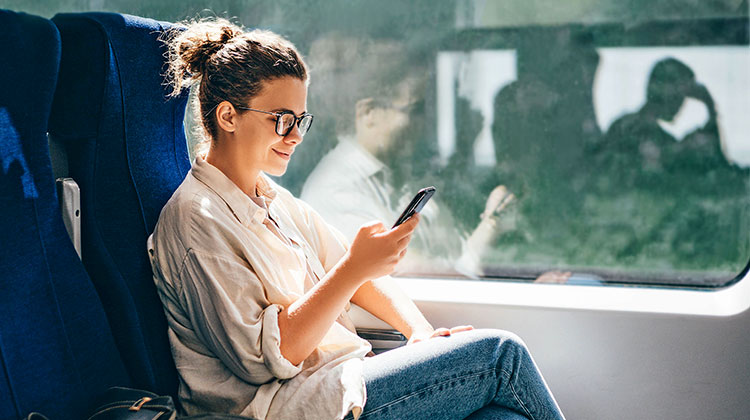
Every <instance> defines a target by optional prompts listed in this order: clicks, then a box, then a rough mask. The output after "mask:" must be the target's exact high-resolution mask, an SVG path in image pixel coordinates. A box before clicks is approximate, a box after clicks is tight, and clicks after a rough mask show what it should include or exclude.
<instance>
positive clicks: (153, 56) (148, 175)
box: [50, 13, 190, 396]
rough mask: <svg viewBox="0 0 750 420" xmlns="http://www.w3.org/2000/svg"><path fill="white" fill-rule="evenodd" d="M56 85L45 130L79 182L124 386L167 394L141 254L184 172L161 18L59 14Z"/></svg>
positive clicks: (167, 377) (157, 310) (166, 352)
mask: <svg viewBox="0 0 750 420" xmlns="http://www.w3.org/2000/svg"><path fill="white" fill-rule="evenodd" d="M52 20H53V21H54V22H55V24H56V25H57V27H58V29H59V30H60V35H61V38H62V45H63V48H62V59H61V63H60V82H59V88H58V90H57V92H56V95H55V102H54V105H53V111H52V117H51V120H50V135H54V136H55V137H56V139H59V140H62V141H63V142H64V144H65V147H66V150H67V152H68V156H69V168H70V175H71V176H72V177H73V178H74V179H75V180H76V181H77V182H78V184H79V185H80V187H81V209H82V252H83V262H84V265H85V267H86V269H87V271H88V273H89V275H90V276H91V278H92V280H93V281H94V284H95V286H96V288H97V290H98V292H99V294H100V296H101V299H102V302H103V303H104V307H105V310H106V311H107V315H108V318H109V322H110V324H111V325H112V328H113V333H114V336H115V340H116V342H117V345H118V347H119V349H120V351H121V353H122V358H123V361H124V362H125V365H126V368H127V369H128V372H129V373H130V377H131V379H132V380H133V383H134V385H135V386H136V387H138V388H143V389H148V390H150V391H153V392H156V393H158V394H170V395H173V396H174V395H175V394H176V390H177V373H176V370H175V367H174V362H173V360H172V355H171V351H170V347H169V343H168V341H167V324H166V319H165V316H164V312H163V309H162V305H161V302H160V300H159V297H158V295H157V292H156V288H155V286H154V283H153V280H152V274H151V267H150V264H149V261H148V256H147V252H146V239H147V238H148V235H149V234H150V233H151V232H152V231H153V229H154V226H155V225H156V221H157V220H158V217H159V212H160V211H161V208H162V207H163V206H164V204H165V203H166V202H167V200H168V199H169V197H170V196H171V195H172V193H173V192H174V190H175V189H177V187H178V186H179V184H180V183H181V182H182V180H183V179H184V177H185V175H186V174H187V171H188V170H189V169H190V162H189V160H188V154H187V145H186V140H185V134H184V131H183V125H182V121H183V117H184V112H185V104H186V99H187V98H186V96H183V97H181V98H177V99H173V100H167V99H166V94H167V88H166V86H165V85H164V78H163V76H162V74H163V73H164V72H165V58H164V54H165V48H164V46H163V44H162V43H161V42H160V41H158V37H159V36H160V34H161V33H162V31H163V30H164V29H166V28H167V27H168V25H169V24H166V23H161V22H156V21H154V20H150V19H143V18H138V17H134V16H127V15H120V14H112V13H83V14H59V15H57V16H55V17H54V18H53V19H52Z"/></svg>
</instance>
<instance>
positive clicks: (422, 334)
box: [406, 325, 474, 346]
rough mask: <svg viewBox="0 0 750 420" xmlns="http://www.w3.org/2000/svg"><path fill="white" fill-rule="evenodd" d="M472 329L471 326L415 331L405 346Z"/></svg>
mask: <svg viewBox="0 0 750 420" xmlns="http://www.w3.org/2000/svg"><path fill="white" fill-rule="evenodd" d="M473 329H474V327H472V326H471V325H460V326H458V327H453V328H450V329H448V328H437V329H434V330H423V331H415V332H414V333H412V335H411V337H409V341H407V342H406V345H407V346H408V345H409V344H414V343H419V342H420V341H425V340H429V339H431V338H435V337H448V336H450V335H452V334H456V333H460V332H464V331H471V330H473Z"/></svg>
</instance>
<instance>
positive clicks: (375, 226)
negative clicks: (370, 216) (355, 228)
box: [360, 220, 385, 233]
mask: <svg viewBox="0 0 750 420" xmlns="http://www.w3.org/2000/svg"><path fill="white" fill-rule="evenodd" d="M360 229H364V230H365V231H367V232H371V233H378V232H382V231H383V230H384V229H385V226H384V225H383V222H380V221H378V220H373V221H371V222H367V223H365V224H364V225H362V227H361V228H360Z"/></svg>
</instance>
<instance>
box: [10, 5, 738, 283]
mask: <svg viewBox="0 0 750 420" xmlns="http://www.w3.org/2000/svg"><path fill="white" fill-rule="evenodd" d="M5 3H8V2H7V1H6V2H5ZM14 3H19V4H17V5H15V4H14ZM73 3H76V2H63V1H61V2H54V1H50V2H46V5H39V4H37V3H33V4H27V3H26V2H17V1H15V2H14V1H10V4H9V5H7V6H5V7H9V8H14V6H15V8H16V9H18V10H25V11H29V12H31V13H37V14H41V15H46V16H51V15H53V14H54V13H56V12H61V11H82V10H83V9H86V8H96V9H98V10H112V11H119V12H125V13H132V14H136V15H141V16H148V17H152V18H156V19H163V20H168V21H177V20H182V19H185V18H191V17H196V16H200V15H205V14H206V13H207V12H206V11H204V10H203V8H206V7H208V8H214V10H213V12H215V13H217V14H220V15H222V16H227V17H233V19H234V20H235V21H237V22H239V23H241V24H243V25H245V26H247V27H262V28H268V29H272V30H274V31H277V32H279V33H281V34H283V35H285V36H287V37H288V38H289V39H290V40H292V41H293V42H294V43H295V44H296V45H297V46H298V47H299V48H300V50H301V51H302V52H303V54H305V57H306V60H307V62H308V64H309V66H310V67H311V84H310V90H309V96H308V110H309V112H311V113H313V114H314V115H315V123H314V125H313V127H312V129H311V130H310V132H309V133H308V134H307V135H306V137H305V141H304V142H303V143H302V144H301V145H300V147H299V148H298V149H297V151H296V152H295V155H294V157H293V159H292V162H291V164H290V167H289V170H288V172H287V174H285V175H284V176H283V177H281V178H279V179H278V182H279V183H281V184H282V185H284V186H285V187H286V188H288V189H289V190H290V191H292V192H293V193H294V194H295V195H297V196H300V197H301V198H302V199H304V200H305V201H308V202H309V203H310V204H312V206H313V207H314V208H316V209H317V210H318V211H319V212H320V213H321V214H322V215H323V216H324V218H326V219H327V220H328V221H329V223H331V224H333V225H334V226H336V227H337V228H338V229H340V230H341V231H342V232H343V233H344V234H346V235H348V236H350V237H351V236H353V235H354V232H356V229H357V227H358V226H359V225H361V224H362V223H364V222H367V221H369V220H372V219H379V220H382V221H383V222H384V223H386V224H389V223H391V224H392V223H393V221H395V219H396V217H397V216H398V214H399V213H400V212H401V210H402V207H403V206H405V205H406V203H407V202H408V201H409V200H410V199H411V197H412V196H413V195H414V193H415V192H416V191H417V190H419V189H420V188H422V187H425V186H429V185H434V186H435V187H437V193H436V195H435V197H434V198H433V199H432V200H431V201H430V203H429V204H428V205H427V206H426V207H425V208H424V210H423V217H422V223H421V226H420V227H419V230H418V234H417V235H415V238H414V239H413V241H412V245H411V247H410V249H409V252H408V254H407V258H406V259H405V261H404V262H403V264H401V266H400V267H399V270H400V273H401V274H402V275H405V276H420V277H430V278H472V279H481V280H487V281H529V282H538V283H568V284H590V285H600V284H610V283H612V284H623V283H626V284H645V285H669V286H687V287H707V288H711V287H719V286H724V285H727V284H729V283H731V282H732V281H733V280H734V279H737V278H738V276H739V275H740V274H741V273H742V272H743V270H745V269H746V266H747V263H748V259H749V258H750V235H748V233H747V232H749V231H750V229H749V228H750V211H749V210H750V189H749V188H750V185H749V184H750V179H749V178H750V142H749V141H748V137H749V136H750V118H748V115H750V96H748V95H747V92H749V91H750V36H749V33H748V27H749V25H748V21H749V20H748V2H747V0H717V1H711V2H700V1H693V0H691V1H688V0H685V1H678V2H651V1H644V0H624V1H623V0H600V1H596V2H592V1H583V0H580V1H567V2H559V1H552V0H524V1H500V0H473V1H472V0H466V1H463V0H462V1H459V0H456V1H440V2H435V1H432V0H415V1H411V2H402V1H397V0H386V1H378V2H365V1H348V0H333V1H321V2H297V1H290V0H275V1H252V2H248V1H241V0H227V1H221V2H215V3H214V2H211V1H208V2H206V1H203V2H197V1H190V2H185V1H182V0H161V1H158V2H155V1H153V2H145V1H144V2H121V1H114V0H99V1H96V2H84V3H86V4H85V5H78V6H77V5H76V4H73ZM75 7H78V8H77V9H74V8H75ZM30 8H36V9H30ZM40 8H42V9H40ZM82 8H83V9H82ZM190 115H191V114H190V113H188V127H191V126H192V127H194V126H195V121H191V120H190ZM190 131H191V135H190V136H189V137H190V139H191V142H192V143H195V142H197V137H196V136H194V135H192V133H193V132H194V130H190Z"/></svg>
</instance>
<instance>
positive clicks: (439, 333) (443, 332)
mask: <svg viewBox="0 0 750 420" xmlns="http://www.w3.org/2000/svg"><path fill="white" fill-rule="evenodd" d="M449 335H451V331H450V330H449V329H447V328H438V329H436V330H435V332H433V333H432V336H431V338H432V337H447V336H449Z"/></svg>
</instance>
